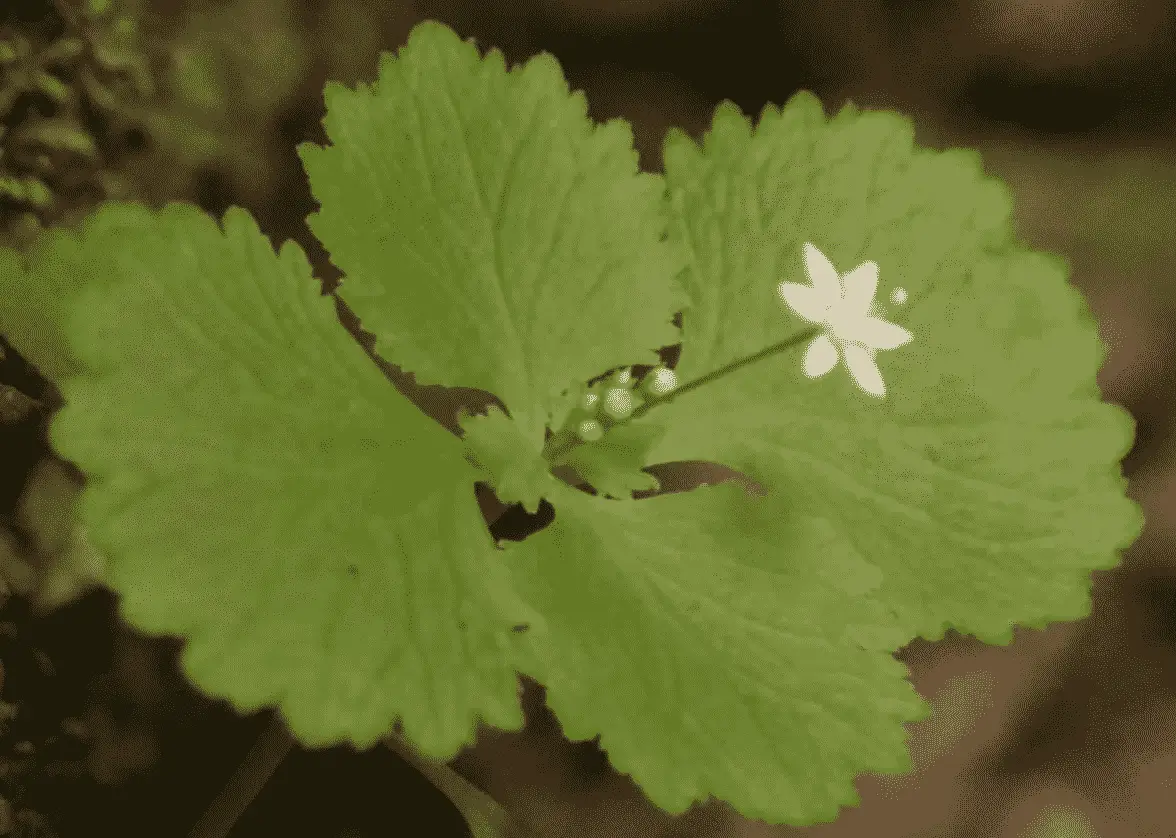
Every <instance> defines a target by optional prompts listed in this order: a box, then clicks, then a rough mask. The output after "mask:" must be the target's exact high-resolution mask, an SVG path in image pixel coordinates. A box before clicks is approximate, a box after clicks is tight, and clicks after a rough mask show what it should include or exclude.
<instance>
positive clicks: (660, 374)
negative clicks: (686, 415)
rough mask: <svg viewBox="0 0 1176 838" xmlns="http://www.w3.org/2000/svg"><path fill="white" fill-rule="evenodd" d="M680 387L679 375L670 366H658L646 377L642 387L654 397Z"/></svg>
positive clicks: (647, 393)
mask: <svg viewBox="0 0 1176 838" xmlns="http://www.w3.org/2000/svg"><path fill="white" fill-rule="evenodd" d="M677 387H678V376H676V375H675V374H674V371H673V370H672V369H670V368H669V367H656V368H654V369H653V370H652V371H651V372H650V373H649V375H647V376H646V377H645V381H644V382H643V386H642V389H643V390H644V391H645V393H646V395H648V396H650V397H652V398H658V397H660V396H664V395H666V394H667V393H671V392H673V391H674V390H676V389H677Z"/></svg>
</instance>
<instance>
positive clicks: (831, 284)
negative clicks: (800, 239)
mask: <svg viewBox="0 0 1176 838" xmlns="http://www.w3.org/2000/svg"><path fill="white" fill-rule="evenodd" d="M804 270H805V273H807V274H808V278H809V282H811V283H812V284H813V288H815V289H816V290H817V293H818V294H820V295H821V298H822V299H824V300H827V301H828V304H829V305H832V304H833V303H834V302H836V301H838V300H840V299H841V297H842V291H843V289H842V287H841V276H840V274H838V273H837V269H836V268H835V267H833V263H832V262H830V261H829V259H828V257H826V256H825V254H824V253H822V252H821V251H820V250H818V249H817V248H816V246H815V245H813V244H810V243H809V242H805V244H804Z"/></svg>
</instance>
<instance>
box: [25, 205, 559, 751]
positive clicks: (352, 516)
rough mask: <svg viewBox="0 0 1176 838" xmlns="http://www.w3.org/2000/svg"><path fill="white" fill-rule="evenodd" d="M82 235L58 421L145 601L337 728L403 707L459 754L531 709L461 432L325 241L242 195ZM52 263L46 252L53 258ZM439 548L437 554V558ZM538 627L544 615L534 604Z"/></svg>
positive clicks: (519, 617)
mask: <svg viewBox="0 0 1176 838" xmlns="http://www.w3.org/2000/svg"><path fill="white" fill-rule="evenodd" d="M55 241H56V242H57V243H58V245H60V246H61V247H60V250H58V251H57V252H55V253H50V254H43V255H47V256H48V257H54V258H52V259H51V261H52V262H53V264H56V265H58V266H59V267H60V268H63V269H68V270H70V271H75V272H76V273H77V276H78V277H79V282H78V284H79V285H80V286H81V287H82V289H83V290H82V291H81V293H80V294H79V295H77V296H76V297H75V298H74V299H72V300H70V301H69V302H70V304H69V306H68V316H67V318H66V320H65V321H64V330H63V333H64V334H65V335H67V336H68V339H69V345H70V349H71V350H72V352H74V353H75V354H76V356H77V357H78V358H79V359H80V360H81V362H82V364H83V366H82V372H80V374H78V375H75V376H73V377H70V378H68V379H66V380H65V381H64V382H63V384H62V392H63V395H64V397H65V400H66V406H65V408H64V409H63V410H62V411H61V412H60V414H59V415H58V416H57V417H56V418H55V420H54V422H53V425H52V427H51V439H52V442H53V444H54V447H55V448H56V449H57V450H58V451H59V452H61V454H62V455H63V456H65V457H67V458H69V459H71V460H73V461H74V462H75V463H77V464H78V465H79V466H80V467H81V468H82V469H83V470H84V471H85V473H86V475H87V477H88V485H87V489H86V492H85V494H84V495H83V497H82V501H81V507H80V515H81V519H82V521H83V522H84V524H85V525H86V527H87V532H88V535H89V536H90V538H91V540H92V541H93V543H94V544H95V545H96V547H98V548H99V549H100V550H101V551H102V553H103V554H105V555H106V556H107V557H108V560H109V569H108V580H109V582H110V584H112V586H113V587H114V588H115V590H117V592H118V593H119V594H120V597H121V603H122V608H123V612H124V614H125V616H126V617H127V618H128V619H129V621H130V622H131V623H132V624H133V625H135V626H137V627H138V628H139V629H141V630H143V631H145V632H149V633H152V634H164V633H166V634H174V635H181V636H184V637H186V638H187V641H188V642H187V647H186V649H185V651H184V655H183V664H184V667H185V669H186V671H187V673H188V675H189V676H190V677H191V679H192V680H193V681H194V682H195V684H196V685H197V686H199V687H200V688H201V689H202V690H204V691H205V692H207V693H209V694H211V695H215V696H221V697H224V698H227V699H229V700H230V701H231V702H232V703H233V704H234V705H235V706H236V707H237V708H238V709H239V710H241V711H242V712H248V711H253V710H256V709H258V708H260V707H262V706H264V705H269V704H277V705H278V706H279V707H280V708H281V710H282V712H283V714H284V715H285V717H286V719H287V721H288V722H289V725H290V728H291V730H292V732H293V733H294V734H295V735H296V736H297V737H298V738H299V739H300V740H301V741H302V742H303V743H304V744H306V745H309V746H312V747H317V746H324V745H328V744H332V743H335V742H339V741H343V740H350V741H351V742H354V743H355V744H356V746H357V747H360V748H365V747H367V746H369V745H371V744H373V743H374V742H375V741H376V740H377V739H378V738H379V737H381V736H383V735H385V734H386V733H387V732H388V731H389V730H390V729H391V727H392V724H393V721H394V720H395V719H396V718H397V717H400V718H401V719H402V720H403V726H404V733H405V735H406V737H407V738H408V739H409V740H410V741H411V742H412V743H413V744H414V745H415V746H417V747H418V748H420V750H421V751H422V753H424V754H426V755H430V756H436V757H441V758H448V757H450V756H452V754H453V753H454V752H455V751H456V750H457V749H458V748H459V747H460V746H461V745H463V744H464V743H466V742H468V741H469V740H470V738H471V736H472V734H473V726H474V723H475V719H476V718H477V717H478V716H479V715H480V716H481V717H482V718H484V719H485V720H486V721H487V722H488V723H489V724H492V725H497V726H500V727H508V728H509V727H518V726H520V725H521V723H522V715H521V711H520V708H519V704H518V700H517V683H516V678H515V673H514V671H513V670H512V668H511V666H510V661H509V658H510V655H509V650H508V644H509V642H510V640H509V638H510V626H512V625H514V624H516V623H518V622H530V621H531V620H533V619H536V617H535V615H533V614H531V613H530V612H529V611H528V610H527V609H525V608H523V607H522V606H521V605H520V604H519V603H518V601H517V600H516V599H514V598H513V597H512V596H511V595H510V594H509V590H508V588H507V587H505V578H506V577H505V576H504V575H503V569H502V567H501V563H500V558H499V554H498V553H497V552H496V551H495V549H494V545H493V543H492V540H491V538H490V535H489V533H488V531H487V529H486V526H485V523H484V521H483V519H482V517H481V515H480V513H479V510H478V506H477V503H476V501H475V497H474V492H473V486H472V484H473V482H474V480H475V479H476V472H474V470H473V469H472V468H471V467H470V466H469V465H468V464H467V463H466V462H465V461H464V459H463V456H462V450H461V449H462V446H461V443H460V441H459V440H457V439H456V438H455V437H453V436H452V435H450V434H449V433H448V432H446V431H445V430H444V429H443V428H442V427H441V426H440V425H438V424H436V423H434V422H432V421H431V420H429V419H428V418H427V417H426V416H425V415H424V414H422V413H421V412H420V411H418V410H417V408H416V407H415V406H413V405H412V404H411V403H410V402H409V401H408V400H407V399H406V398H405V397H404V396H402V395H401V394H400V393H399V392H398V391H397V390H396V389H395V388H394V387H393V386H392V385H391V384H390V383H389V382H388V381H387V380H386V379H385V378H384V376H383V375H382V373H380V371H379V370H378V368H377V367H376V366H375V365H373V364H372V363H371V360H370V359H369V358H368V357H367V356H366V355H365V354H364V352H363V350H362V349H361V348H360V347H359V346H358V345H357V344H356V343H355V342H354V341H353V340H351V338H350V337H349V336H348V335H347V333H346V332H345V331H344V330H343V328H342V327H341V326H340V325H339V323H338V321H337V319H336V315H335V309H334V304H333V302H332V300H331V299H330V298H329V297H325V296H321V295H320V287H319V284H318V282H317V281H315V279H314V278H313V277H312V276H311V272H310V266H309V264H308V263H307V261H306V257H305V256H304V255H303V253H302V251H301V250H300V249H299V248H298V247H297V246H296V245H294V244H286V245H284V246H283V247H282V249H281V250H280V252H279V253H277V254H276V255H275V253H274V251H273V249H272V247H271V245H270V243H269V242H268V240H267V239H266V238H265V237H264V236H263V235H262V234H261V233H260V232H259V230H258V229H257V226H256V224H255V223H254V222H253V220H252V219H251V218H250V216H249V215H248V214H247V213H246V212H244V211H242V210H237V209H232V210H230V211H229V212H228V213H227V214H226V215H225V218H224V229H223V231H222V230H221V229H220V228H219V227H218V226H217V224H216V223H215V222H214V221H213V220H212V219H210V218H208V217H207V216H205V215H204V214H203V213H201V212H200V211H199V210H198V209H196V208H194V207H189V206H184V205H174V204H173V205H169V206H168V207H167V208H165V209H164V210H163V211H162V212H160V213H158V214H154V213H152V212H150V211H148V210H146V209H144V208H142V207H139V206H135V205H126V204H111V205H106V206H105V207H104V208H103V209H100V210H99V211H98V212H97V213H96V214H94V215H93V216H92V217H90V218H89V219H88V220H87V221H86V222H85V224H84V226H83V228H82V229H81V232H80V233H79V234H77V235H76V236H64V235H59V236H58V237H57V238H56V239H55ZM34 273H36V269H35V270H34ZM426 559H427V560H426ZM532 625H537V624H535V623H532Z"/></svg>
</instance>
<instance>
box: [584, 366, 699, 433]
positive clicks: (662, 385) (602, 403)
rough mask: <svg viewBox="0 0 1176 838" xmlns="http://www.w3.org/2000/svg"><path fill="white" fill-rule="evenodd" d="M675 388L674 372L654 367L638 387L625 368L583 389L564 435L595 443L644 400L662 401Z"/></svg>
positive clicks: (643, 402) (661, 367)
mask: <svg viewBox="0 0 1176 838" xmlns="http://www.w3.org/2000/svg"><path fill="white" fill-rule="evenodd" d="M677 387H678V379H677V376H675V375H674V371H673V370H671V369H669V368H667V367H664V366H659V367H655V368H654V369H653V370H651V371H650V373H649V374H648V375H646V376H645V377H644V378H643V379H642V381H641V387H640V388H638V387H637V379H636V378H634V377H633V371H632V369H631V368H629V367H626V368H624V369H621V370H618V371H617V372H615V373H613V374H612V375H611V376H609V377H608V378H607V379H605V380H603V381H599V382H597V383H596V384H593V385H592V386H591V387H588V388H586V389H585V390H584V391H583V392H582V393H581V395H580V397H579V399H578V400H577V402H576V407H575V409H573V410H572V412H571V415H569V417H568V421H567V424H566V425H564V428H565V429H566V430H565V431H564V433H571V434H572V435H574V436H575V437H577V438H579V439H580V440H581V441H582V442H595V441H596V440H598V439H600V438H601V437H602V436H603V435H604V432H605V431H607V430H608V428H609V427H610V426H612V425H614V424H616V423H618V422H624V421H625V420H626V419H628V418H629V417H630V416H632V415H633V412H634V411H636V410H637V409H638V408H640V407H641V406H642V405H644V404H645V402H646V401H647V400H651V399H658V398H661V397H663V396H665V395H667V394H668V393H671V392H673V391H674V390H675V389H677Z"/></svg>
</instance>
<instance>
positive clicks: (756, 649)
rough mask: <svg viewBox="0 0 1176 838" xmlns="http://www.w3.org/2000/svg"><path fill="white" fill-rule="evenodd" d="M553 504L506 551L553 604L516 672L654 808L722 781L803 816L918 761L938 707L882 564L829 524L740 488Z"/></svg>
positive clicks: (748, 806)
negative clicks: (918, 746) (911, 750)
mask: <svg viewBox="0 0 1176 838" xmlns="http://www.w3.org/2000/svg"><path fill="white" fill-rule="evenodd" d="M552 503H553V504H554V506H555V508H556V516H555V521H554V522H553V523H552V524H551V525H550V526H548V527H547V528H545V529H543V530H541V531H540V532H538V533H536V534H535V535H533V536H530V537H529V538H527V539H526V540H525V541H523V542H521V543H518V544H509V545H506V547H505V549H506V558H507V564H508V565H509V567H510V569H511V572H512V574H513V576H514V582H515V586H516V587H517V588H518V590H519V591H520V593H521V594H522V595H523V596H524V598H526V599H527V601H528V602H531V603H533V604H534V605H535V606H536V608H537V609H538V610H540V611H541V612H542V613H543V614H544V615H545V617H546V631H545V633H544V634H543V635H542V636H541V637H540V636H533V635H531V634H529V633H528V634H526V635H522V636H521V638H520V647H521V649H522V655H523V657H522V659H521V661H520V669H522V670H523V671H524V672H526V673H527V674H529V675H531V676H533V677H535V678H536V679H537V680H539V681H540V682H541V683H543V684H544V685H545V686H546V688H547V703H548V704H549V705H550V707H551V708H552V709H553V710H554V711H555V713H556V714H557V715H558V717H559V719H560V723H561V725H562V727H563V731H564V733H565V734H566V735H567V736H568V737H569V738H570V739H573V740H579V739H588V738H592V737H594V736H596V735H597V734H598V733H599V734H600V746H601V747H602V748H603V749H604V750H605V751H607V753H608V757H609V761H610V762H611V763H612V764H613V765H614V766H615V767H616V769H617V770H618V771H621V772H624V773H627V774H631V775H632V777H633V779H634V780H635V781H636V782H637V783H639V784H640V785H641V787H642V789H643V790H644V791H645V793H646V794H647V795H648V797H649V799H650V800H651V801H653V803H655V804H656V805H658V806H660V807H662V808H663V809H666V810H667V811H669V812H671V813H674V814H677V813H680V812H682V811H684V810H685V809H686V808H687V807H688V806H690V804H691V803H693V802H695V801H702V800H705V799H706V798H707V797H708V796H709V795H714V796H716V797H718V798H720V799H722V800H726V801H729V802H731V803H732V804H733V805H734V806H735V807H736V808H737V809H738V810H739V812H740V813H742V814H744V815H746V816H748V817H751V818H756V819H761V820H765V821H769V822H772V823H792V824H807V823H814V822H817V821H821V820H832V819H833V818H834V817H835V816H836V814H837V807H838V806H839V805H850V804H855V803H857V802H858V796H857V793H856V792H855V790H854V778H855V777H856V776H857V775H858V774H860V773H863V772H867V771H871V772H879V773H902V772H906V771H908V770H909V769H910V759H909V755H908V753H907V750H906V747H905V744H904V739H905V733H904V730H903V726H902V723H904V722H908V721H913V720H915V719H918V718H922V717H923V716H924V715H925V714H926V712H927V708H926V706H925V705H924V703H923V702H922V700H921V699H920V698H919V697H918V695H917V694H916V693H915V691H914V689H913V688H912V687H911V685H910V683H909V682H908V681H907V680H906V679H905V675H906V670H905V668H904V667H903V666H902V664H900V663H898V662H897V661H896V660H894V658H893V657H892V656H891V655H890V654H889V650H890V649H891V648H893V644H894V643H895V639H896V638H895V636H894V629H893V626H892V625H891V621H890V617H889V615H887V614H886V613H885V609H883V608H881V607H880V606H879V605H878V604H877V603H876V602H873V601H871V600H870V599H869V598H868V597H864V596H863V594H864V593H865V592H866V591H868V590H869V589H870V588H871V586H874V585H877V584H878V582H879V581H880V580H879V574H878V572H877V570H876V569H874V568H872V567H871V566H870V565H868V564H867V563H866V562H864V561H862V560H861V559H860V558H856V557H854V556H852V555H850V554H848V553H846V552H845V551H843V550H840V549H833V548H837V547H838V546H839V545H838V543H837V539H836V535H835V533H833V532H832V530H831V528H830V526H829V525H828V523H827V522H822V521H819V520H816V519H813V518H810V517H807V516H804V515H799V514H796V515H794V514H788V513H781V512H780V511H779V510H778V509H776V508H774V507H772V506H771V505H770V504H768V503H765V502H763V501H762V500H758V499H755V498H751V497H748V496H746V494H745V493H744V492H743V490H742V489H740V488H739V487H737V486H735V485H734V484H732V483H724V484H719V485H716V486H709V487H705V488H700V489H696V490H695V491H692V492H686V493H679V494H667V495H660V496H655V497H652V498H648V499H645V500H639V501H633V500H628V501H624V500H622V501H613V500H605V499H603V498H599V497H592V496H589V495H585V494H583V493H581V492H577V491H575V490H573V489H571V488H569V487H566V486H562V485H561V486H559V487H557V490H556V491H555V492H554V493H553V495H552ZM783 545H787V548H784V547H783Z"/></svg>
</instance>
